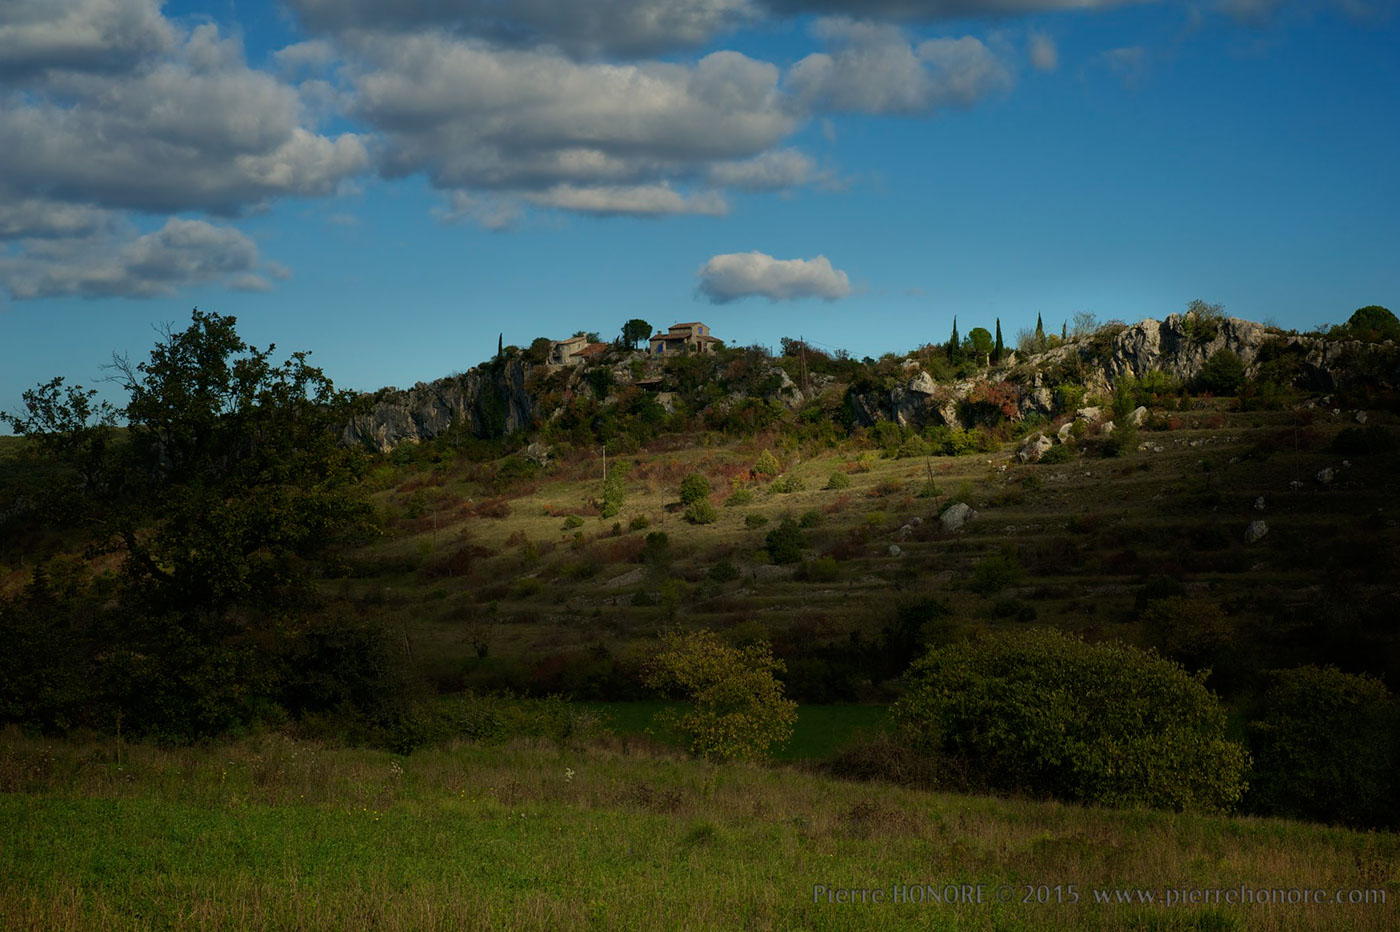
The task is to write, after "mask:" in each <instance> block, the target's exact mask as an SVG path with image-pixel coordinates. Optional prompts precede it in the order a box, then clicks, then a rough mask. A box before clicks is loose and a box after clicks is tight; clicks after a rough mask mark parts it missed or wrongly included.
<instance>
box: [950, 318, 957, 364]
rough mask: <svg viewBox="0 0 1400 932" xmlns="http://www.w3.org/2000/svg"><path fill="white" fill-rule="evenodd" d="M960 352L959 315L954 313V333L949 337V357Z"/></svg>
mask: <svg viewBox="0 0 1400 932" xmlns="http://www.w3.org/2000/svg"><path fill="white" fill-rule="evenodd" d="M957 353H958V315H957V314H954V315H953V335H952V336H951V337H949V338H948V358H949V359H952V358H953V357H954V356H956V355H957Z"/></svg>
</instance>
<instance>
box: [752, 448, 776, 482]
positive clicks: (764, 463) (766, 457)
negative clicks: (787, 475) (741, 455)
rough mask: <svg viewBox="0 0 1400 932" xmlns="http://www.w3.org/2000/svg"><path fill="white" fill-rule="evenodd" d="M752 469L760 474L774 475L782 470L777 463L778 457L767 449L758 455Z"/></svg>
mask: <svg viewBox="0 0 1400 932" xmlns="http://www.w3.org/2000/svg"><path fill="white" fill-rule="evenodd" d="M753 471H754V472H756V473H758V474H759V475H760V476H776V475H777V474H778V473H780V472H782V471H783V468H782V466H780V465H778V458H777V457H776V456H774V455H773V454H772V452H771V451H769V450H764V451H763V452H762V453H760V454H759V455H758V461H757V462H755V463H754V464H753Z"/></svg>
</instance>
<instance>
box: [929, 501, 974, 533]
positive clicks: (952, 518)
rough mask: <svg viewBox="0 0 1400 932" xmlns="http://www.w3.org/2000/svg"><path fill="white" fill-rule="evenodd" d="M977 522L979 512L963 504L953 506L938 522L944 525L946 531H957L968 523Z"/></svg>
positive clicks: (940, 516) (958, 503)
mask: <svg viewBox="0 0 1400 932" xmlns="http://www.w3.org/2000/svg"><path fill="white" fill-rule="evenodd" d="M975 520H977V512H975V511H973V510H972V506H970V505H967V504H965V503H963V502H957V503H955V504H953V505H952V506H951V507H949V508H948V510H947V511H945V512H943V514H941V515H939V517H938V522H939V523H940V524H942V525H943V530H945V531H956V530H958V529H959V528H961V527H962V526H963V525H964V524H967V522H969V521H975Z"/></svg>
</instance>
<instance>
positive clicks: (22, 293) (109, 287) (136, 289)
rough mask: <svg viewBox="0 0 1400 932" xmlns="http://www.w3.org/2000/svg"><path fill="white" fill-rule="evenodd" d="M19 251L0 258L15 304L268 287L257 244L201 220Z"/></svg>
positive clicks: (1, 276) (0, 280)
mask: <svg viewBox="0 0 1400 932" xmlns="http://www.w3.org/2000/svg"><path fill="white" fill-rule="evenodd" d="M22 245H23V247H24V248H23V250H22V251H21V252H19V253H18V254H17V255H5V256H0V284H3V285H4V287H5V289H6V290H7V291H8V292H9V293H10V295H11V296H12V297H13V298H15V299H16V300H27V299H32V298H50V297H60V296H77V297H84V298H106V297H123V298H149V297H158V296H162V295H170V294H174V293H175V292H176V291H177V290H178V289H179V288H181V287H184V286H187V285H197V284H205V283H208V282H211V281H218V280H222V279H228V280H229V283H230V285H231V286H233V287H236V288H242V289H245V290H259V291H265V290H267V288H268V287H269V286H268V284H267V282H266V280H265V279H263V278H262V277H261V276H260V275H258V273H257V266H258V247H257V244H256V243H254V242H253V241H252V240H251V239H249V238H248V237H247V236H245V235H244V234H243V233H240V232H239V231H238V230H235V229H232V228H231V227H225V226H215V225H213V224H210V223H207V222H205V221H203V220H183V219H180V218H178V217H171V218H170V219H169V220H167V221H166V222H165V225H164V226H163V227H161V228H160V229H159V230H156V231H154V232H151V233H147V234H144V235H141V236H137V235H134V234H133V233H132V232H131V231H126V235H106V236H91V237H74V238H69V239H62V240H32V241H26V242H24V243H23V244H22ZM279 269H280V267H277V266H273V267H272V268H271V269H269V270H268V271H269V273H270V274H277V273H278V270H279Z"/></svg>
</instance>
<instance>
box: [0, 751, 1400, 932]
mask: <svg viewBox="0 0 1400 932" xmlns="http://www.w3.org/2000/svg"><path fill="white" fill-rule="evenodd" d="M118 758H119V759H118ZM0 838H3V839H4V844H3V845H0V877H4V878H5V882H4V883H3V884H0V928H48V929H60V928H85V929H86V928H101V929H144V928H161V929H163V928H177V929H179V928H288V929H330V928H334V929H366V928H376V929H432V928H451V929H457V928H499V929H572V928H633V929H735V928H747V929H905V928H970V929H983V928H985V929H992V928H996V929H1037V928H1064V927H1070V926H1073V927H1078V928H1091V929H1294V928H1298V929H1322V928H1327V929H1333V928H1347V929H1392V928H1395V927H1396V924H1397V902H1400V866H1398V865H1400V838H1397V837H1396V836H1394V835H1385V834H1364V833H1354V832H1348V831H1344V830H1340V829H1330V828H1326V827H1322V826H1316V825H1306V824H1299V823H1290V822H1285V821H1279V820H1263V819H1246V818H1223V817H1221V818H1215V817H1204V816H1196V815H1172V814H1168V813H1160V812H1147V811H1108V810H1098V809H1085V808H1080V807H1075V806H1067V805H1060V804H1053V803H1035V802H1027V801H1016V800H998V799H990V798H982V797H964V796H953V795H946V794H929V793H921V792H914V791H909V790H903V789H898V788H893V787H882V786H873V785H868V784H855V783H845V782H840V781H834V780H830V779H827V778H825V777H822V776H819V775H817V774H815V773H811V772H804V771H802V770H798V769H793V768H763V767H758V766H748V765H745V766H713V765H709V764H705V763H697V762H692V761H687V760H683V759H680V758H674V757H668V756H665V755H664V754H658V753H655V752H651V751H638V750H636V749H635V748H634V749H632V750H628V749H627V748H626V747H625V746H623V745H621V744H619V743H617V742H613V743H612V744H611V745H603V746H593V747H588V748H582V747H580V748H569V747H560V746H554V745H542V744H535V745H530V744H523V743H522V744H513V745H508V746H506V747H481V746H472V745H460V746H456V747H450V748H448V749H445V750H436V751H422V752H419V753H417V754H414V755H412V756H411V757H407V758H405V757H399V756H394V755H391V754H387V753H382V752H375V751H364V750H345V749H337V748H327V747H323V746H320V745H310V744H304V743H300V742H295V741H292V740H291V739H288V738H284V737H281V736H270V737H260V738H252V739H247V740H244V741H242V742H239V743H236V744H228V745H223V746H218V747H213V748H203V749H182V750H171V751H165V750H159V749H155V748H150V747H144V746H134V747H133V746H127V747H123V748H121V749H120V750H119V749H118V747H117V746H116V745H114V744H113V743H111V742H104V743H101V744H79V743H55V742H45V741H38V740H32V739H28V738H23V737H20V736H19V735H17V734H16V733H14V732H9V733H6V734H4V735H3V736H0ZM818 884H824V885H826V886H828V887H830V888H837V887H842V888H865V889H870V890H880V891H883V893H884V896H885V898H886V902H883V903H865V904H849V903H835V902H832V903H828V902H825V901H822V902H814V897H813V890H814V886H815V885H818ZM906 884H907V885H909V887H910V888H912V889H910V890H909V891H907V892H908V893H909V894H910V895H911V897H912V898H916V899H917V898H922V899H923V900H924V902H922V903H919V902H903V903H894V902H890V901H889V898H890V897H892V896H893V895H894V893H895V888H896V887H898V886H900V885H906ZM945 884H954V885H958V886H959V887H961V886H963V885H978V884H980V885H982V891H983V893H982V895H983V897H984V898H985V900H986V902H982V903H977V902H960V903H953V904H950V903H947V902H943V903H938V902H935V901H934V900H933V899H932V897H931V896H930V894H929V893H928V892H925V893H922V894H920V893H917V892H915V890H923V889H924V888H925V885H932V887H933V888H934V889H935V890H937V892H938V893H939V895H940V896H942V897H945V898H946V897H947V891H946V890H945V888H944V885H945ZM1002 885H1008V886H1002ZM1241 886H1243V887H1245V888H1248V889H1251V890H1254V889H1267V890H1271V891H1273V890H1284V891H1287V890H1293V889H1304V888H1306V889H1309V890H1311V889H1322V890H1324V891H1326V892H1327V894H1328V895H1329V896H1330V895H1332V894H1333V893H1334V892H1335V891H1336V890H1338V889H1339V888H1340V889H1343V890H1364V891H1373V892H1372V893H1370V894H1369V898H1371V899H1373V900H1374V899H1381V898H1383V899H1385V900H1386V902H1384V903H1374V902H1373V903H1369V904H1354V905H1334V904H1327V905H1316V904H1314V905H1287V904H1280V905H1243V906H1232V905H1225V904H1224V903H1223V902H1221V903H1218V904H1216V903H1198V904H1196V905H1191V904H1190V903H1187V904H1186V905H1176V904H1174V905H1172V906H1165V905H1160V903H1157V904H1151V905H1149V904H1145V903H1142V902H1140V901H1139V895H1138V894H1137V893H1136V892H1135V891H1136V890H1137V889H1139V888H1140V889H1142V890H1143V891H1151V893H1152V894H1154V895H1155V896H1156V897H1158V898H1159V899H1160V898H1161V897H1163V896H1165V895H1167V893H1168V891H1171V890H1178V891H1179V890H1182V889H1186V890H1192V889H1196V890H1209V889H1238V888H1240V887H1241ZM1071 887H1073V891H1074V893H1075V894H1077V896H1078V899H1079V901H1078V902H1077V903H1069V902H1059V903H1057V902H1056V900H1061V901H1065V900H1069V899H1070V898H1071V894H1070V889H1071ZM1096 891H1107V896H1108V897H1109V899H1110V900H1111V901H1112V902H1108V903H1100V902H1096V899H1097V898H1096ZM1118 891H1130V892H1129V893H1128V897H1129V898H1130V899H1131V900H1132V902H1129V903H1119V902H1116V899H1117V897H1118V896H1119V895H1120V893H1119V892H1118ZM962 896H963V895H959V897H958V898H959V899H961V898H962ZM973 896H974V897H975V896H976V892H975V888H974V890H973ZM1007 898H1009V899H1010V900H1011V902H1009V903H1003V902H999V900H1001V899H1007ZM1042 899H1043V900H1047V901H1048V902H1037V900H1042ZM1026 900H1030V902H1026Z"/></svg>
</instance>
